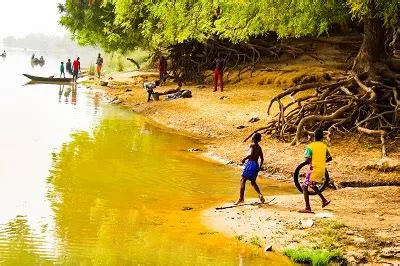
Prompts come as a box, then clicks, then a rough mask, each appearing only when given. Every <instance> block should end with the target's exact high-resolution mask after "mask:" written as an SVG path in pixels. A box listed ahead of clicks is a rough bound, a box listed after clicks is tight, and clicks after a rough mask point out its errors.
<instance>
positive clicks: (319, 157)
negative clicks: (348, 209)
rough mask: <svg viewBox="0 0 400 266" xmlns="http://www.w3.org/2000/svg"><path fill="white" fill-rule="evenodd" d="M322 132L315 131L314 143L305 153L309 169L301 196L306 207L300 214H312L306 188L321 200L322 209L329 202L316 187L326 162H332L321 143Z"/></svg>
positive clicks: (321, 177)
mask: <svg viewBox="0 0 400 266" xmlns="http://www.w3.org/2000/svg"><path fill="white" fill-rule="evenodd" d="M323 138H324V132H323V130H322V129H320V128H319V129H317V130H316V131H315V133H314V140H315V141H314V142H312V143H310V144H309V145H308V146H307V148H306V152H305V157H306V161H307V162H308V163H309V164H310V168H309V170H308V172H307V174H306V177H305V180H304V183H303V194H304V201H305V203H306V207H305V208H304V209H302V210H299V212H301V213H313V211H312V210H311V206H310V197H309V195H308V187H311V188H312V189H313V190H314V191H315V192H316V193H317V195H318V196H319V197H320V198H321V201H322V208H324V207H325V206H327V205H328V204H329V203H330V201H329V200H327V199H326V198H325V197H324V196H323V195H322V193H321V191H319V189H318V187H317V185H318V183H321V182H322V179H323V178H324V176H325V165H326V162H330V161H332V157H331V155H330V153H329V149H328V147H327V146H326V144H325V143H323V142H322V139H323Z"/></svg>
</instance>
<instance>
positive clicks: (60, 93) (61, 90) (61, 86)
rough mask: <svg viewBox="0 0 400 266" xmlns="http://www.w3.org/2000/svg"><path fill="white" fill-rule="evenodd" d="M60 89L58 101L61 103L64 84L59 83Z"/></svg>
mask: <svg viewBox="0 0 400 266" xmlns="http://www.w3.org/2000/svg"><path fill="white" fill-rule="evenodd" d="M59 86H60V87H59V89H58V102H59V103H61V97H62V95H63V92H64V85H61V84H60V85H59Z"/></svg>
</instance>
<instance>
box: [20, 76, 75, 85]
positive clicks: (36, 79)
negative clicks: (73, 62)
mask: <svg viewBox="0 0 400 266" xmlns="http://www.w3.org/2000/svg"><path fill="white" fill-rule="evenodd" d="M22 75H24V76H25V77H27V78H28V79H30V80H32V81H33V82H47V83H70V82H72V78H55V77H38V76H32V75H29V74H22Z"/></svg>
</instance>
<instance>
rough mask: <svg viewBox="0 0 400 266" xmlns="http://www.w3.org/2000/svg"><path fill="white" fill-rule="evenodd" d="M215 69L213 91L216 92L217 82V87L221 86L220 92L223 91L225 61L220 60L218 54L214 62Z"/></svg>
mask: <svg viewBox="0 0 400 266" xmlns="http://www.w3.org/2000/svg"><path fill="white" fill-rule="evenodd" d="M214 64H215V68H214V91H217V87H218V80H219V85H220V86H221V91H224V80H223V77H224V68H225V60H224V59H222V58H220V54H219V53H218V55H217V58H216V59H215V60H214Z"/></svg>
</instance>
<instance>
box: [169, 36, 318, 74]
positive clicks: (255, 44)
mask: <svg viewBox="0 0 400 266" xmlns="http://www.w3.org/2000/svg"><path fill="white" fill-rule="evenodd" d="M313 42H314V40H307V39H305V40H304V41H303V42H302V43H296V44H292V43H291V42H290V40H286V41H283V40H278V39H277V38H276V37H272V36H269V37H268V36H261V37H257V38H253V39H252V40H250V41H249V42H246V43H237V44H234V43H232V42H229V41H225V40H220V39H209V40H207V42H206V43H204V44H203V43H199V42H194V41H188V42H185V43H181V44H176V45H173V46H171V47H169V48H168V52H169V54H170V57H169V59H170V61H171V62H172V66H171V70H172V76H173V77H174V78H180V79H181V80H195V81H198V82H204V78H205V74H204V73H205V70H207V69H208V70H211V69H213V67H214V66H213V62H214V60H215V58H216V56H217V54H218V53H219V54H220V56H221V57H222V58H223V59H225V61H226V68H225V72H226V73H227V75H228V76H229V74H230V72H231V70H239V71H238V76H237V78H236V79H237V81H240V79H241V75H243V74H244V73H246V72H250V75H251V74H252V73H253V72H254V71H255V70H256V67H257V66H258V67H261V66H259V65H258V64H259V63H260V62H261V59H263V60H266V59H267V60H271V61H277V60H278V58H279V57H280V56H281V55H283V54H286V55H290V56H291V57H293V58H297V57H298V56H300V55H306V56H309V57H311V58H313V59H315V60H317V61H318V62H322V60H321V59H320V58H319V57H318V56H317V55H316V54H315V50H314V48H313Z"/></svg>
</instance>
